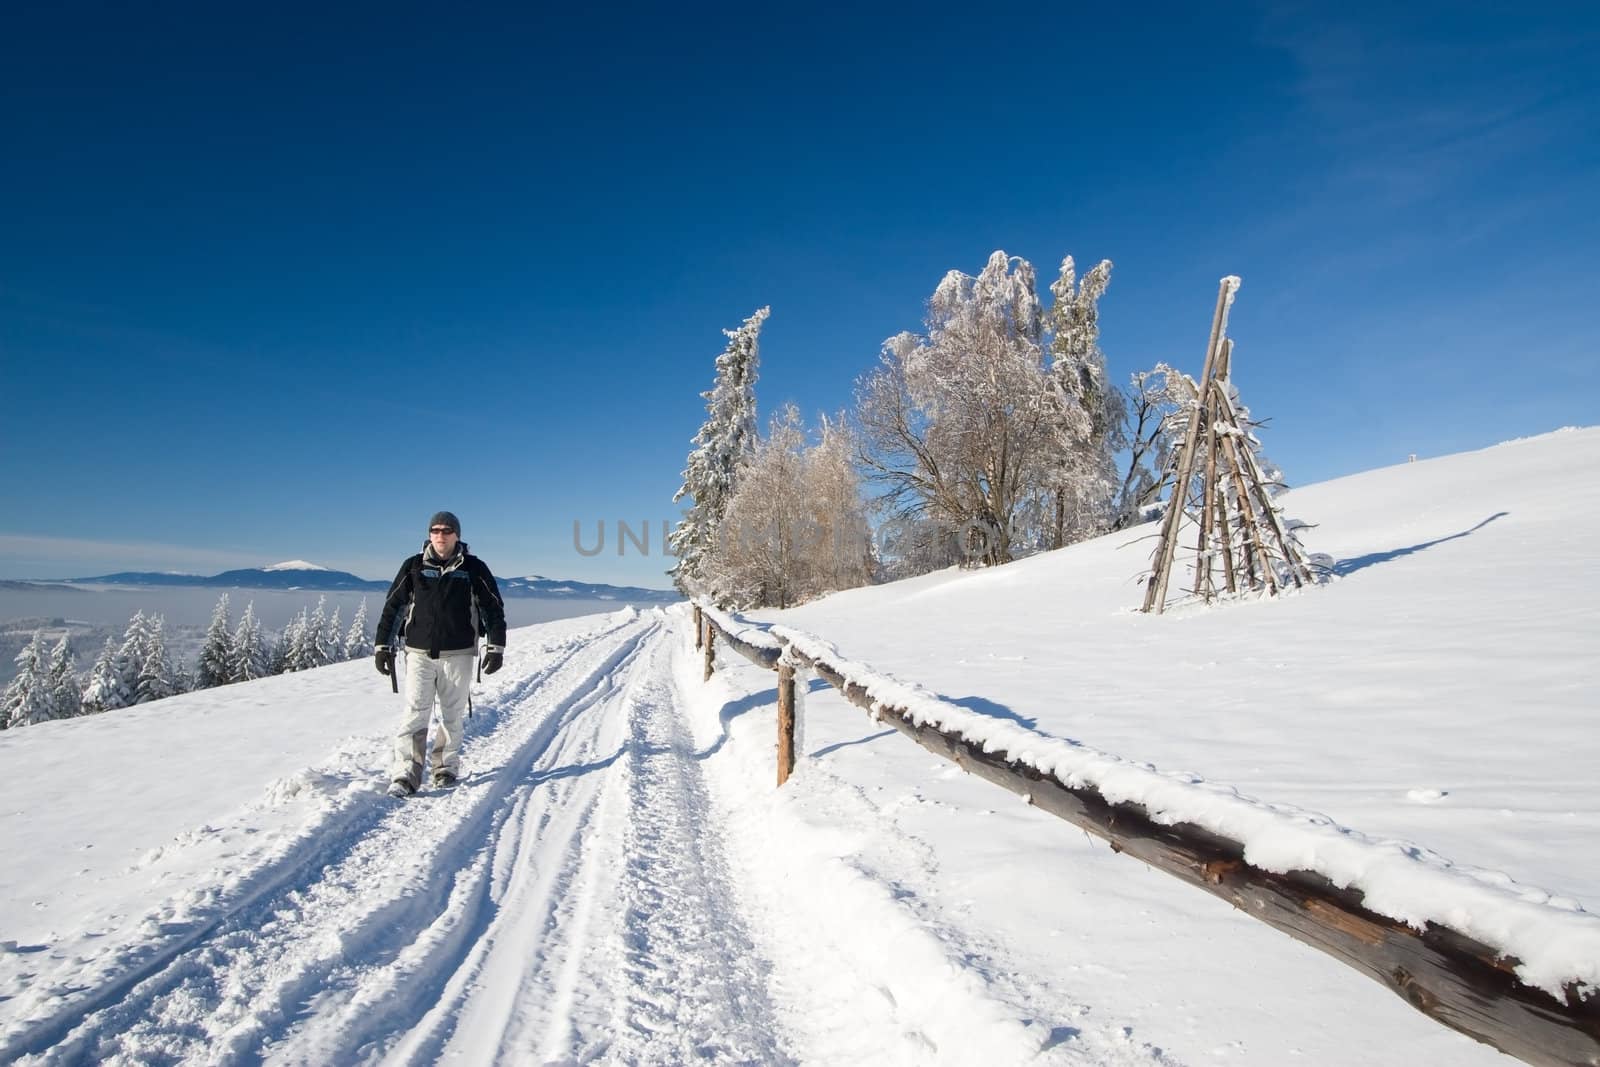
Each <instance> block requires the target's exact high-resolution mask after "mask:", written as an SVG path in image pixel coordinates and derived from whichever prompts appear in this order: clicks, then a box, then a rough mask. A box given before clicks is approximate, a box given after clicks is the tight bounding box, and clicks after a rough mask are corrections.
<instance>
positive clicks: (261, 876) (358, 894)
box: [0, 620, 652, 1063]
mask: <svg viewBox="0 0 1600 1067" xmlns="http://www.w3.org/2000/svg"><path fill="white" fill-rule="evenodd" d="M651 628H652V627H651V625H650V624H645V623H640V622H638V621H637V620H629V621H627V622H624V623H623V624H622V625H620V626H617V627H613V628H612V629H611V630H609V631H606V632H602V633H601V634H599V635H595V636H593V637H592V638H591V639H590V640H588V641H583V642H573V643H572V645H571V647H570V649H569V650H567V651H566V654H565V655H564V656H562V657H561V658H560V659H558V661H557V662H555V663H554V664H552V665H551V666H550V667H549V668H548V669H547V670H543V671H539V672H536V675H535V677H532V678H529V679H527V680H525V681H524V682H522V683H519V684H518V685H515V686H514V687H513V689H512V690H511V692H512V694H513V697H515V696H516V695H517V694H523V695H524V700H525V701H526V702H527V703H528V704H529V705H530V706H529V707H526V708H523V707H520V706H517V705H513V706H511V707H510V708H509V711H510V714H502V715H497V716H495V718H496V720H497V721H496V722H495V723H493V724H488V725H492V726H493V727H494V732H493V733H492V734H490V735H489V736H487V737H484V738H482V739H481V741H480V742H479V743H478V744H476V745H474V746H473V748H472V749H470V750H469V753H468V755H469V759H471V760H472V761H473V762H477V763H480V765H481V764H483V763H491V762H492V761H493V759H494V757H495V756H499V757H500V758H501V760H502V761H512V760H516V759H518V758H519V757H520V758H521V762H524V763H525V762H527V761H530V760H531V759H532V758H533V757H535V756H536V755H538V753H539V752H540V751H541V750H542V749H543V748H544V747H546V746H548V745H549V744H550V742H551V741H552V739H554V738H555V737H557V736H558V734H559V732H560V727H561V725H562V724H563V723H564V722H565V721H566V720H567V719H569V718H570V717H571V716H572V715H574V714H577V713H579V712H581V711H582V710H583V708H584V707H587V706H588V705H589V704H591V703H593V699H592V698H593V697H594V696H595V694H596V690H597V688H598V687H600V686H601V685H602V684H603V683H604V682H605V680H606V679H607V678H608V677H609V676H610V672H611V671H613V670H614V669H615V668H616V666H617V665H618V664H619V663H620V662H621V661H622V660H624V659H626V658H627V657H628V656H629V655H631V654H632V653H634V652H636V651H637V649H638V648H639V647H640V645H641V644H642V643H643V641H644V638H645V637H646V636H647V635H648V632H649V631H650V629H651ZM597 659H598V660H599V665H598V667H595V666H594V665H595V663H596V660H597ZM585 668H588V670H587V671H586V672H585ZM575 673H576V674H579V675H580V676H579V678H578V679H577V680H576V681H573V680H572V679H571V678H570V676H571V675H573V674H575ZM563 682H564V684H565V689H564V690H558V691H564V692H566V693H567V695H566V696H565V698H563V699H562V700H561V701H560V702H558V703H557V705H556V706H555V707H554V708H553V709H552V710H550V711H548V712H547V713H546V714H544V715H543V716H542V717H540V716H539V711H540V710H541V708H542V707H543V706H544V702H543V701H539V700H537V699H536V698H538V697H539V696H541V695H542V686H543V685H549V686H552V687H554V686H557V685H558V684H560V683H563ZM586 698H588V699H586ZM504 707H506V704H505V703H504V701H503V700H502V701H498V702H496V706H495V710H496V711H498V710H499V709H500V708H504ZM486 724H487V720H486ZM480 729H482V728H480ZM482 777H483V776H482V775H481V774H479V775H469V777H468V779H467V780H466V782H464V783H463V785H462V786H459V787H458V788H457V792H456V793H454V794H450V795H447V796H443V797H433V796H427V795H424V796H421V797H418V798H416V799H415V800H414V801H412V802H408V803H407V804H405V805H404V806H402V807H401V808H400V809H399V810H396V809H395V806H394V804H393V802H390V801H387V800H386V799H385V798H381V797H379V796H376V795H374V796H373V797H372V800H371V802H370V803H369V804H368V805H366V806H365V807H358V808H357V810H355V811H354V812H352V813H351V814H350V816H349V817H348V818H347V819H346V820H345V821H344V822H343V823H340V824H335V825H332V826H330V825H328V824H326V823H325V824H324V825H322V826H320V827H318V828H317V830H316V833H315V835H308V836H309V838H310V839H309V842H308V844H307V845H306V847H304V848H301V849H297V850H291V852H290V854H289V855H287V856H285V857H284V858H283V859H282V860H281V861H279V862H278V863H276V864H273V865H272V866H270V867H268V868H267V869H265V870H263V871H260V872H258V873H257V874H255V875H254V876H252V878H251V879H250V880H249V883H248V884H247V886H246V887H245V889H244V890H243V891H242V892H239V893H236V894H234V897H233V899H232V900H231V902H230V903H229V904H228V905H226V906H225V907H223V908H222V909H221V910H220V911H219V912H218V913H217V914H215V915H214V916H212V917H210V918H209V919H208V920H206V921H204V922H203V923H201V924H198V925H197V926H196V927H194V928H193V929H191V930H188V931H186V932H185V933H183V934H181V935H179V936H178V937H176V938H170V939H167V940H165V941H162V942H160V943H157V944H155V945H154V946H152V945H151V944H150V943H148V942H146V943H141V944H139V945H136V946H134V947H133V948H132V949H131V950H130V951H129V952H127V953H125V954H124V955H126V956H127V957H128V958H127V959H119V960H117V961H113V962H114V963H121V964H126V966H122V967H121V968H120V969H115V970H113V972H112V973H110V974H109V975H102V976H101V977H100V979H99V980H98V981H97V982H96V983H95V984H94V985H92V986H91V987H90V988H89V990H88V991H87V992H84V993H81V994H80V995H78V996H75V997H71V999H70V1000H69V1001H68V1003H67V1004H66V1005H65V1006H60V1007H58V1008H57V1010H56V1011H54V1012H53V1013H51V1014H49V1015H47V1016H46V1017H44V1018H42V1019H38V1020H35V1021H33V1022H32V1023H30V1024H28V1025H27V1026H25V1027H23V1028H21V1031H20V1033H18V1032H13V1033H12V1034H10V1035H7V1039H6V1043H5V1045H4V1046H0V1059H4V1060H6V1061H10V1060H14V1059H17V1058H19V1057H22V1056H26V1055H29V1054H42V1058H43V1060H44V1062H77V1061H80V1060H82V1059H84V1058H96V1059H101V1060H105V1059H111V1060H124V1061H126V1062H139V1063H161V1062H179V1061H184V1060H189V1059H195V1060H206V1061H208V1062H233V1061H237V1060H240V1059H254V1058H257V1057H258V1056H259V1055H260V1053H261V1050H262V1049H263V1048H264V1047H265V1045H266V1044H267V1043H269V1042H271V1041H272V1040H273V1039H274V1038H275V1037H277V1036H279V1035H278V1033H277V1032H276V1031H275V1028H281V1027H282V1026H283V1025H284V1024H286V1023H288V1022H290V1021H291V1020H292V1019H294V1018H295V1017H297V1016H299V1015H303V1014H308V1013H312V1014H314V1013H315V1011H316V1010H317V1007H318V1001H319V1000H320V999H321V998H322V997H323V996H324V995H325V994H324V993H323V992H322V989H321V987H322V985H323V982H324V981H325V980H326V979H327V978H328V977H329V975H330V974H331V973H332V972H333V971H334V969H335V968H337V967H339V966H340V965H341V964H342V963H343V962H344V961H345V960H346V959H347V958H349V957H350V956H357V957H363V958H364V959H365V966H376V967H384V966H388V965H389V964H391V963H393V962H394V961H395V960H396V959H398V958H399V957H400V956H401V955H402V954H403V950H404V948H405V947H406V945H408V944H409V943H410V942H411V940H412V939H413V937H414V936H415V934H416V932H417V931H418V930H419V929H427V928H428V927H429V926H430V925H432V924H433V922H435V921H436V920H437V918H438V916H439V915H441V914H443V913H446V912H448V909H449V908H450V907H451V904H452V900H453V899H455V894H456V893H458V892H464V893H466V894H468V895H470V894H471V893H472V892H473V885H474V884H475V882H477V881H481V879H482V878H483V871H484V865H483V864H482V863H481V862H476V861H469V862H467V863H465V865H463V864H462V863H461V862H460V850H459V849H456V850H451V849H450V848H449V847H448V846H449V841H450V838H451V837H452V836H453V835H454V833H455V832H457V831H459V830H461V829H462V828H464V827H465V828H467V829H469V830H476V831H477V832H478V833H479V834H480V835H482V834H484V833H485V832H487V828H488V825H489V824H496V823H498V822H499V821H500V818H499V817H498V816H497V815H496V811H497V809H500V808H501V807H502V806H501V805H499V804H497V803H496V802H497V801H499V800H501V799H503V797H504V794H505V792H506V791H507V788H508V787H507V786H506V785H504V784H500V785H497V784H496V782H497V779H496V778H494V777H491V778H490V779H489V780H488V781H487V782H483V781H479V779H481V778H482ZM504 777H505V776H504V775H502V776H500V778H504ZM430 808H431V809H436V810H430ZM419 843H420V844H419ZM458 867H460V868H461V871H460V873H459V875H458V876H457V877H455V878H454V879H453V881H454V885H453V886H451V887H450V888H448V889H446V888H443V886H445V885H449V884H450V883H451V881H452V879H451V878H450V877H449V874H451V873H452V872H455V870H456V868H458ZM386 890H387V891H386ZM373 898H376V900H375V901H374V899H373ZM317 913H326V914H327V915H328V916H329V918H328V919H325V920H323V921H322V922H315V921H313V922H311V923H309V924H308V923H305V922H303V921H301V920H302V919H304V918H305V917H306V916H308V915H312V914H317ZM430 916H431V917H432V918H429V917H430ZM56 992H58V993H59V992H60V991H56ZM66 992H67V994H68V996H71V993H72V992H76V991H74V990H68V991H66Z"/></svg>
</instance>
